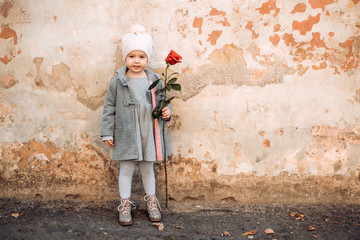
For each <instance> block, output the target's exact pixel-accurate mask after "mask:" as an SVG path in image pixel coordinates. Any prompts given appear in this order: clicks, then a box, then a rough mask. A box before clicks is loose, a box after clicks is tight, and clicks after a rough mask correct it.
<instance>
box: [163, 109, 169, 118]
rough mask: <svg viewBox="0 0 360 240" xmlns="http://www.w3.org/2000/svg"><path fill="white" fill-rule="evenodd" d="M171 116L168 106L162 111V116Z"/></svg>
mask: <svg viewBox="0 0 360 240" xmlns="http://www.w3.org/2000/svg"><path fill="white" fill-rule="evenodd" d="M169 117H170V110H169V108H168V107H164V108H163V109H162V111H161V118H163V119H168V118H169Z"/></svg>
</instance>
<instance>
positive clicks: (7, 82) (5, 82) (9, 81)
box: [0, 75, 19, 89]
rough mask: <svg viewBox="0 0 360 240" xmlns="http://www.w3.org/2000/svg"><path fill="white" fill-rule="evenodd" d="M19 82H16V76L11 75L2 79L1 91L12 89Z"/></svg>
mask: <svg viewBox="0 0 360 240" xmlns="http://www.w3.org/2000/svg"><path fill="white" fill-rule="evenodd" d="M18 82H19V81H18V80H15V78H14V76H12V75H10V76H7V77H4V78H1V79H0V89H1V88H11V87H13V86H14V85H15V84H17V83H18Z"/></svg>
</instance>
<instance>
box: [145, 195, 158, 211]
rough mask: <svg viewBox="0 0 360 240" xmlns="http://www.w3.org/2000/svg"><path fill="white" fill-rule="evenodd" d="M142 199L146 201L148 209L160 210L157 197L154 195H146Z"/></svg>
mask: <svg viewBox="0 0 360 240" xmlns="http://www.w3.org/2000/svg"><path fill="white" fill-rule="evenodd" d="M144 200H145V201H146V202H148V208H149V210H150V211H156V210H160V211H162V210H161V207H160V203H159V201H158V199H157V198H156V197H155V195H146V196H145V197H144Z"/></svg>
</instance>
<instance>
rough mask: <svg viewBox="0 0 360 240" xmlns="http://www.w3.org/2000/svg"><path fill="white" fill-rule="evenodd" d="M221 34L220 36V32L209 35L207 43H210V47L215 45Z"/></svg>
mask: <svg viewBox="0 0 360 240" xmlns="http://www.w3.org/2000/svg"><path fill="white" fill-rule="evenodd" d="M221 34H222V31H221V30H217V31H213V32H212V33H210V34H209V38H208V40H207V41H208V42H210V44H211V45H216V41H217V40H218V38H219V37H220V36H221Z"/></svg>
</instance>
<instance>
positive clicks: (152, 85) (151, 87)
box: [148, 79, 160, 90]
mask: <svg viewBox="0 0 360 240" xmlns="http://www.w3.org/2000/svg"><path fill="white" fill-rule="evenodd" d="M159 81H160V79H158V80H156V81H155V82H153V83H152V84H151V85H150V87H149V89H148V90H151V89H153V88H154V87H156V85H157V84H158V83H159Z"/></svg>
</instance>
